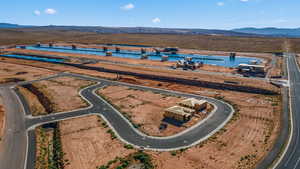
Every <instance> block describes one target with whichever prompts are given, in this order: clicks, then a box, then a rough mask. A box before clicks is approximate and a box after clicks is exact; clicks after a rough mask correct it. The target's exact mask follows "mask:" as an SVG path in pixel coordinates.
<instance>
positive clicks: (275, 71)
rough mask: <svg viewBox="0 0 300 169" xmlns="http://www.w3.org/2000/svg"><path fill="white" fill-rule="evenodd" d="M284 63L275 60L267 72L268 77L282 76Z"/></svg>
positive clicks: (281, 60)
mask: <svg viewBox="0 0 300 169" xmlns="http://www.w3.org/2000/svg"><path fill="white" fill-rule="evenodd" d="M283 67H284V62H283V58H280V57H278V58H276V64H275V65H274V66H273V67H272V68H271V69H270V70H269V77H271V76H282V75H283Z"/></svg>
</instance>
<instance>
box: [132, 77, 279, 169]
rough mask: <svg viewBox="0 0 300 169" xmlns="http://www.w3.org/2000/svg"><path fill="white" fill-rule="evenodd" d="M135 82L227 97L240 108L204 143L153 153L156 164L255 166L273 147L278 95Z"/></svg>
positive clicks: (217, 166) (276, 123)
mask: <svg viewBox="0 0 300 169" xmlns="http://www.w3.org/2000/svg"><path fill="white" fill-rule="evenodd" d="M135 83H137V84H141V85H146V86H152V87H153V86H156V87H158V86H160V87H161V88H165V89H170V90H177V91H182V92H189V93H194V94H200V95H205V96H210V97H216V98H219V99H225V100H226V101H228V102H230V103H231V104H233V105H234V106H235V107H236V110H238V112H237V114H236V115H235V117H234V120H232V121H231V122H230V124H229V125H227V126H226V127H225V128H224V129H223V130H222V131H221V132H219V134H218V135H216V137H212V138H211V139H210V141H207V142H206V143H205V144H202V145H198V146H196V147H193V148H190V149H189V150H186V151H184V152H183V153H177V154H178V156H173V155H170V153H167V152H166V153H152V155H153V156H154V159H155V160H154V163H155V164H156V165H157V166H158V167H157V168H161V169H169V168H170V169H171V168H174V166H176V167H178V168H186V169H188V168H216V169H217V168H224V169H228V168H253V167H254V166H255V163H256V162H257V161H259V160H261V159H262V158H263V157H264V155H265V154H266V152H268V151H269V150H270V148H271V146H272V145H273V143H274V140H275V139H276V137H277V133H278V131H279V127H280V124H279V118H280V113H281V109H280V107H281V105H280V98H278V97H279V96H264V95H257V94H247V93H239V92H230V91H218V90H211V89H205V88H199V87H188V86H184V85H179V84H170V83H161V82H155V81H146V80H143V81H142V80H136V81H135ZM236 96H239V97H236ZM237 147H238V148H237ZM178 159H179V160H178ZM166 161H170V162H168V163H166ZM183 161H184V162H183ZM241 166H243V167H241Z"/></svg>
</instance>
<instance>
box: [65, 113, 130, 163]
mask: <svg viewBox="0 0 300 169" xmlns="http://www.w3.org/2000/svg"><path fill="white" fill-rule="evenodd" d="M102 123H103V121H102V120H101V119H100V118H99V117H97V116H87V117H82V118H76V119H72V120H66V121H62V122H60V130H61V141H62V147H63V150H64V152H65V153H66V156H65V157H66V159H68V160H70V161H69V162H70V165H68V166H66V167H65V169H95V168H96V167H97V166H101V165H105V164H107V163H108V162H109V161H110V160H113V159H115V158H116V157H117V156H118V157H125V156H127V155H129V154H130V153H132V152H134V150H130V149H126V148H124V145H123V143H121V142H120V141H119V140H117V139H113V138H112V135H111V134H110V133H108V131H109V128H107V126H106V125H103V124H102Z"/></svg>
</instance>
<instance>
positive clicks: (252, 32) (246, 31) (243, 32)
mask: <svg viewBox="0 0 300 169" xmlns="http://www.w3.org/2000/svg"><path fill="white" fill-rule="evenodd" d="M1 28H2V29H11V28H30V29H34V30H48V29H52V30H71V31H81V32H96V33H111V34H113V33H132V34H133V33H141V34H185V35H215V36H218V35H220V36H221V35H223V36H268V37H269V36H272V37H300V28H296V29H282V28H240V29H233V30H216V29H179V28H152V27H101V26H56V25H49V26H31V25H18V24H10V23H0V29H1Z"/></svg>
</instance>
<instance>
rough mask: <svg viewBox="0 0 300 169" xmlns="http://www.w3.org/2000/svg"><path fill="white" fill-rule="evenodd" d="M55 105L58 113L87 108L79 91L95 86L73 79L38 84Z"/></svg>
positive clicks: (67, 78) (57, 79)
mask: <svg viewBox="0 0 300 169" xmlns="http://www.w3.org/2000/svg"><path fill="white" fill-rule="evenodd" d="M33 84H37V85H38V86H40V89H41V91H43V92H45V93H46V94H47V96H48V97H49V98H50V99H51V101H52V103H53V104H54V105H55V111H56V112H63V111H70V110H74V109H78V108H83V107H87V106H88V104H87V103H86V102H84V101H83V99H82V98H81V96H79V93H78V92H79V90H80V89H82V88H84V87H87V86H90V85H92V84H94V83H93V82H91V81H87V80H81V79H77V78H72V77H59V78H55V79H51V80H45V81H40V82H37V83H33Z"/></svg>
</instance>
